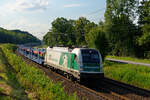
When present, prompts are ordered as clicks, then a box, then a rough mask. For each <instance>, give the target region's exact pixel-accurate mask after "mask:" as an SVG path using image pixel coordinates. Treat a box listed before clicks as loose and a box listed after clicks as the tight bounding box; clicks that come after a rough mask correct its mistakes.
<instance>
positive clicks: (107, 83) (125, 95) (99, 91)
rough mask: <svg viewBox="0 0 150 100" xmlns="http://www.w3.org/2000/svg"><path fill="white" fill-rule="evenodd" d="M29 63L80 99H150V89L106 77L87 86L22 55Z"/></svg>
mask: <svg viewBox="0 0 150 100" xmlns="http://www.w3.org/2000/svg"><path fill="white" fill-rule="evenodd" d="M17 55H19V56H21V57H22V59H23V60H24V61H25V62H26V63H28V64H32V65H35V66H36V67H38V68H40V69H41V70H43V71H44V72H45V74H46V75H47V76H48V77H49V78H50V79H52V80H53V81H54V82H61V83H62V85H63V87H64V90H65V92H66V93H67V94H72V93H76V94H77V96H78V99H79V100H83V99H85V100H150V91H148V90H144V89H140V88H138V87H134V86H131V85H128V84H124V83H121V82H118V81H115V80H111V79H108V78H104V79H103V81H101V82H100V83H99V84H97V85H95V86H85V85H82V84H79V83H78V82H75V81H71V80H69V79H67V78H66V77H64V76H62V75H60V74H58V73H56V72H53V71H51V70H50V69H48V68H46V67H43V66H41V65H39V64H37V63H35V62H33V61H31V60H29V59H28V58H26V57H24V56H22V55H20V54H19V53H17Z"/></svg>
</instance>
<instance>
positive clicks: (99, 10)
mask: <svg viewBox="0 0 150 100" xmlns="http://www.w3.org/2000/svg"><path fill="white" fill-rule="evenodd" d="M104 9H105V7H104V8H101V9H98V10H96V11H94V12H91V13H89V14H87V16H90V15H93V14H96V13H98V12H101V11H103V10H104Z"/></svg>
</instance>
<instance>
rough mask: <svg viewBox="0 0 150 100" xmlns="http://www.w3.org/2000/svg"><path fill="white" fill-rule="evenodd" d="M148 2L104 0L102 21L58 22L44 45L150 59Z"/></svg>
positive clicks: (54, 24) (149, 13) (46, 36)
mask: <svg viewBox="0 0 150 100" xmlns="http://www.w3.org/2000/svg"><path fill="white" fill-rule="evenodd" d="M149 7H150V1H149V0H142V1H139V0H106V11H105V15H104V16H105V20H104V21H100V22H99V23H98V24H96V23H94V22H91V21H89V20H87V19H86V18H85V17H80V18H79V19H77V20H72V19H69V20H68V19H66V18H63V17H61V18H57V19H56V20H54V21H53V22H52V28H51V30H50V31H49V32H48V33H47V34H46V35H45V36H44V38H43V42H44V43H45V44H47V45H49V46H78V47H79V46H84V45H87V46H88V47H92V48H96V49H98V50H99V51H100V52H101V53H102V56H103V58H104V57H105V55H106V54H110V55H115V56H132V57H139V58H150V9H149Z"/></svg>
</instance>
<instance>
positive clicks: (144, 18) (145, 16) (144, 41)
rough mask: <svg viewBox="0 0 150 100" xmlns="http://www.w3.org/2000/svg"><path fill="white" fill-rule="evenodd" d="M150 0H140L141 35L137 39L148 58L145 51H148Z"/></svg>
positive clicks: (149, 47)
mask: <svg viewBox="0 0 150 100" xmlns="http://www.w3.org/2000/svg"><path fill="white" fill-rule="evenodd" d="M149 6H150V1H148V0H142V2H141V5H140V6H139V20H138V23H139V27H140V28H141V30H142V32H141V36H140V37H139V39H138V43H139V45H140V46H141V47H142V48H143V49H142V50H143V51H142V52H143V53H144V54H143V55H144V57H145V58H150V57H149V54H147V52H150V9H149Z"/></svg>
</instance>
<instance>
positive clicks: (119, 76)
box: [103, 61, 150, 90]
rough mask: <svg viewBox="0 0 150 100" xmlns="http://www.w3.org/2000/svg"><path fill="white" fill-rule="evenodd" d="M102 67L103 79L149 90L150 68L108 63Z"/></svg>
mask: <svg viewBox="0 0 150 100" xmlns="http://www.w3.org/2000/svg"><path fill="white" fill-rule="evenodd" d="M103 66H104V74H105V77H108V78H111V79H115V80H119V81H122V82H124V83H128V84H131V85H134V86H138V87H141V88H145V89H149V90H150V68H148V67H145V66H141V65H132V64H120V63H114V62H109V61H106V62H105V63H104V65H103Z"/></svg>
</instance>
